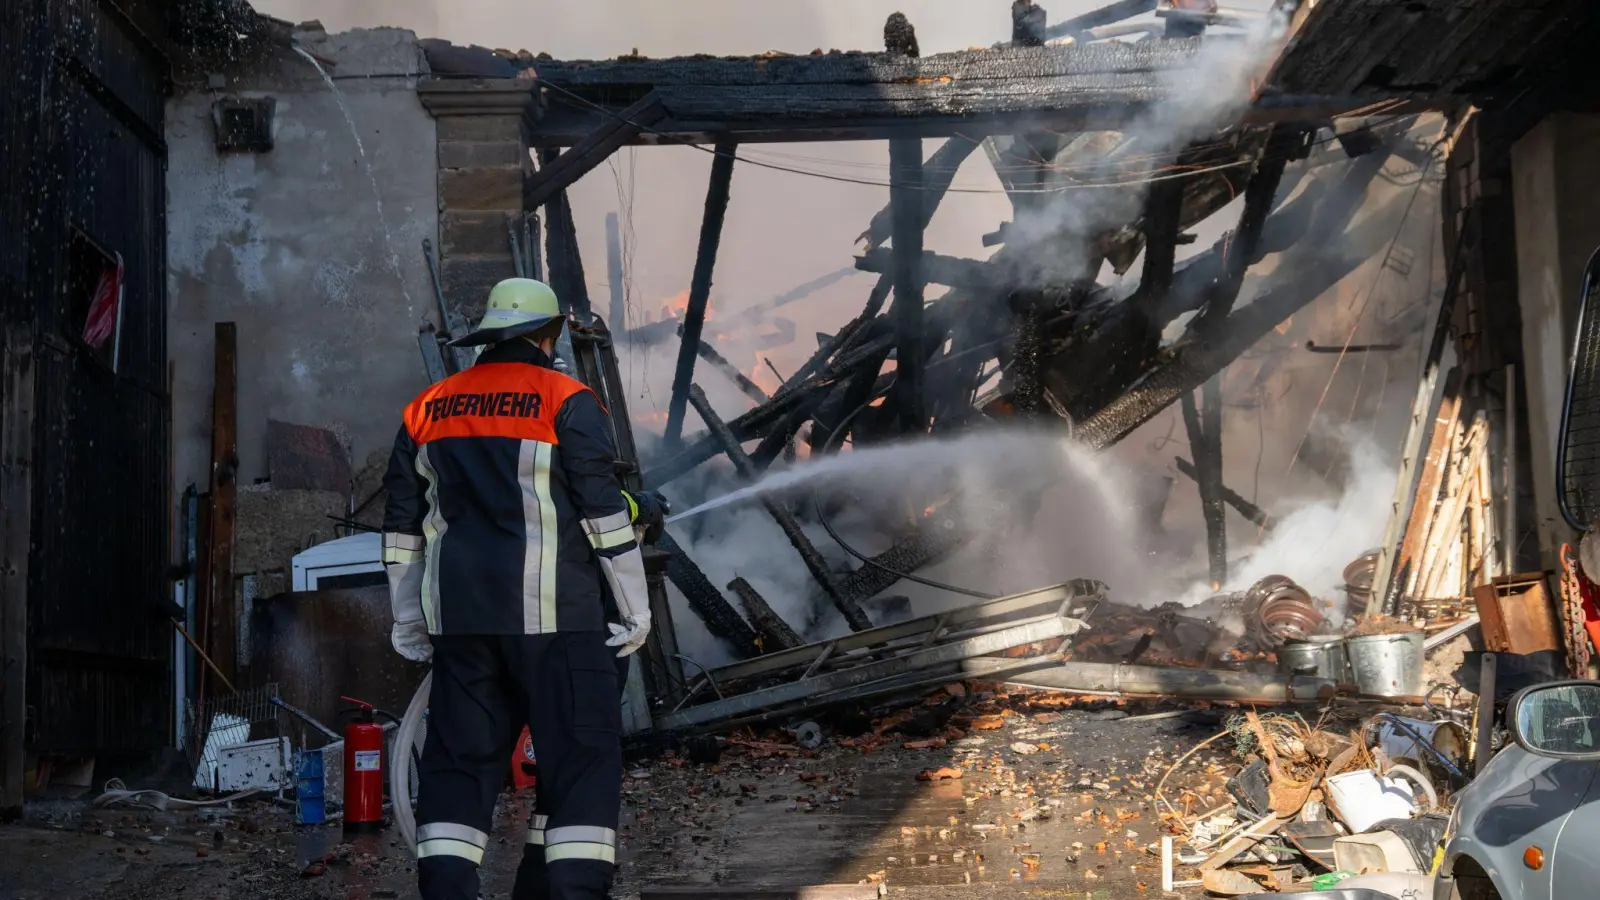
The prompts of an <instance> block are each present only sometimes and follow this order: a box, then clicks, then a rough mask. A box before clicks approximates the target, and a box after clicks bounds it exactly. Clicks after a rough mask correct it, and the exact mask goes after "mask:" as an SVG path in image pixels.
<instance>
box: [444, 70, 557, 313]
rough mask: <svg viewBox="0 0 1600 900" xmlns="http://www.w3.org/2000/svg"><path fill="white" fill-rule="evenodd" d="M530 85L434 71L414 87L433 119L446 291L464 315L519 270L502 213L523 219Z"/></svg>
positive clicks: (528, 166)
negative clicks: (437, 75)
mask: <svg viewBox="0 0 1600 900" xmlns="http://www.w3.org/2000/svg"><path fill="white" fill-rule="evenodd" d="M531 89H532V82H531V81H521V80H511V79H439V80H434V81H430V82H427V83H424V84H423V85H422V86H421V88H420V91H419V93H420V96H421V97H422V102H423V104H424V105H425V106H426V107H427V109H428V112H430V113H431V114H432V115H433V116H434V117H435V119H436V121H437V134H438V141H439V143H438V164H439V249H440V252H441V256H442V259H443V273H442V274H443V282H444V293H445V298H446V299H447V300H448V301H449V302H450V304H451V307H452V308H453V309H454V310H455V311H456V312H459V313H460V314H462V315H463V316H465V317H466V318H467V319H468V320H469V322H470V321H471V320H474V319H476V318H477V317H478V316H479V315H481V314H482V312H483V305H484V302H485V299H486V298H487V296H488V293H489V289H490V288H492V287H494V285H495V283H496V282H498V281H500V280H501V279H503V278H510V277H512V276H513V275H515V274H516V270H515V267H514V265H513V262H512V259H513V258H512V250H511V240H510V235H509V231H508V228H507V218H508V217H514V220H515V221H516V222H518V223H520V222H521V221H522V218H521V216H522V182H523V179H524V177H526V175H527V174H528V172H529V171H531V169H532V162H531V159H530V157H529V156H528V151H527V144H526V142H525V140H524V137H523V118H524V116H525V115H526V114H527V112H528V110H529V108H530V106H531V104H532V101H533V94H532V90H531Z"/></svg>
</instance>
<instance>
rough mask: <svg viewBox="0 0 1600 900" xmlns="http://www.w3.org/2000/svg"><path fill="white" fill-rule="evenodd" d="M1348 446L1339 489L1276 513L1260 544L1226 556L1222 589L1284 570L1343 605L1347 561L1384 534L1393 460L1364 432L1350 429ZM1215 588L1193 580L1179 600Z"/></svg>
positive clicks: (1198, 597) (1241, 586) (1232, 588)
mask: <svg viewBox="0 0 1600 900" xmlns="http://www.w3.org/2000/svg"><path fill="white" fill-rule="evenodd" d="M1346 448H1347V451H1346V452H1347V453H1348V464H1349V469H1348V474H1347V475H1346V477H1345V479H1344V485H1343V490H1342V491H1341V492H1340V493H1339V495H1338V496H1336V497H1327V498H1320V499H1310V498H1307V499H1306V500H1305V501H1304V502H1303V503H1302V504H1301V505H1299V506H1298V507H1296V508H1295V509H1294V511H1293V512H1290V513H1288V514H1287V515H1284V516H1283V517H1282V518H1279V519H1277V520H1276V521H1275V523H1274V524H1273V527H1272V530H1271V531H1270V532H1267V534H1266V535H1265V539H1264V540H1263V541H1262V543H1261V544H1260V545H1259V546H1257V547H1255V548H1253V549H1252V550H1250V551H1248V553H1247V554H1246V555H1245V556H1243V557H1242V558H1240V559H1238V560H1232V561H1230V565H1229V571H1228V581H1227V583H1226V584H1224V585H1223V590H1224V591H1226V592H1233V591H1243V590H1245V589H1247V588H1249V587H1250V586H1251V585H1252V584H1255V583H1256V582H1257V581H1259V580H1261V579H1262V578H1265V577H1266V576H1268V575H1287V576H1288V577H1290V578H1292V579H1294V580H1295V581H1296V582H1297V583H1298V584H1299V585H1300V586H1301V587H1303V588H1305V589H1306V590H1307V591H1309V592H1310V593H1311V595H1312V596H1313V597H1317V598H1319V599H1321V600H1323V601H1325V602H1327V603H1329V604H1331V606H1332V608H1334V609H1335V610H1342V609H1343V608H1344V606H1345V603H1344V599H1345V597H1344V591H1343V587H1344V569H1345V566H1347V565H1349V564H1350V563H1351V562H1353V561H1354V560H1355V559H1356V557H1358V556H1360V555H1361V554H1363V553H1366V552H1367V551H1368V550H1371V549H1372V548H1374V547H1376V546H1377V545H1378V544H1379V543H1380V542H1381V541H1382V540H1383V530H1384V527H1385V525H1386V524H1387V522H1388V515H1389V501H1390V499H1391V496H1392V494H1393V492H1394V480H1395V469H1394V466H1393V465H1392V464H1390V463H1389V462H1387V461H1386V458H1385V457H1386V454H1385V453H1384V451H1383V450H1382V449H1381V448H1380V447H1378V446H1377V445H1375V444H1374V443H1373V442H1372V441H1371V440H1370V439H1369V438H1368V437H1367V435H1366V434H1352V435H1350V436H1349V437H1348V440H1347V442H1346ZM1389 455H1392V454H1389ZM1213 593H1215V592H1214V591H1212V590H1211V586H1210V584H1209V583H1206V582H1205V581H1204V580H1201V581H1197V582H1196V583H1195V584H1194V585H1193V586H1192V587H1191V588H1190V589H1189V591H1188V592H1187V594H1186V595H1185V597H1184V598H1183V602H1185V603H1186V604H1193V603H1197V602H1199V601H1201V600H1203V599H1205V598H1206V597H1208V596H1210V595H1211V594H1213Z"/></svg>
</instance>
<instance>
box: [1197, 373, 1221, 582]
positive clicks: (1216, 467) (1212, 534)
mask: <svg viewBox="0 0 1600 900" xmlns="http://www.w3.org/2000/svg"><path fill="white" fill-rule="evenodd" d="M1226 371H1227V370H1226V369H1224V370H1223V371H1222V372H1218V373H1217V374H1216V375H1213V376H1212V377H1211V378H1210V380H1208V381H1207V382H1206V383H1205V384H1203V385H1201V386H1200V427H1201V429H1203V430H1204V431H1205V435H1206V461H1205V468H1203V469H1201V470H1200V482H1199V483H1200V484H1204V485H1205V486H1206V496H1205V517H1206V542H1207V546H1208V549H1209V551H1210V560H1211V580H1212V581H1215V582H1216V583H1217V589H1218V590H1221V589H1222V586H1223V585H1225V584H1227V583H1228V509H1227V507H1226V506H1224V505H1223V502H1222V376H1223V373H1224V372H1226ZM1199 463H1200V460H1199V458H1198V457H1196V459H1195V464H1196V465H1198V464H1199Z"/></svg>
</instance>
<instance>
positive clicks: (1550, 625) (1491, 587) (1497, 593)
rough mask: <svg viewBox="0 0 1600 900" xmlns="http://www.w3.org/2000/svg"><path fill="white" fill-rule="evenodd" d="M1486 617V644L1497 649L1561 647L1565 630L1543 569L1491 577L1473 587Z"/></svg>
mask: <svg viewBox="0 0 1600 900" xmlns="http://www.w3.org/2000/svg"><path fill="white" fill-rule="evenodd" d="M1472 599H1473V600H1474V601H1476V603H1477V606H1478V615H1479V616H1480V617H1481V618H1482V620H1483V622H1482V628H1483V646H1484V649H1485V650H1492V651H1494V652H1497V653H1519V654H1528V653H1538V652H1540V651H1541V650H1561V649H1563V644H1562V641H1561V631H1560V629H1559V628H1558V626H1557V624H1556V623H1557V621H1558V620H1557V617H1556V612H1555V610H1554V609H1553V608H1552V607H1551V604H1550V593H1549V590H1548V589H1547V588H1546V586H1545V579H1544V573H1543V572H1530V573H1528V574H1524V575H1511V576H1506V577H1501V578H1495V579H1491V580H1490V582H1489V583H1488V584H1480V585H1478V586H1477V587H1476V588H1473V590H1472Z"/></svg>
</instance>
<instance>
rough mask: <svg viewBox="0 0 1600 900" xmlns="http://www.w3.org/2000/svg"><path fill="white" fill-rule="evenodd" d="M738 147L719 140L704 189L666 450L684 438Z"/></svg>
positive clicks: (670, 407)
mask: <svg viewBox="0 0 1600 900" xmlns="http://www.w3.org/2000/svg"><path fill="white" fill-rule="evenodd" d="M737 150H738V145H737V144H734V143H733V142H732V141H718V142H717V155H716V156H715V157H713V158H712V160H711V186H710V188H708V189H707V190H706V211H705V217H704V218H703V219H702V220H701V221H700V248H699V250H698V251H696V253H695V258H694V278H693V280H691V281H690V283H689V308H688V309H687V310H686V311H685V312H684V318H683V342H682V343H681V344H679V346H678V368H677V370H676V371H675V372H673V375H672V399H671V400H670V401H669V402H668V404H667V428H666V433H665V435H664V437H665V440H666V445H667V448H668V449H669V450H671V449H676V448H677V446H678V444H679V442H680V441H681V440H682V438H683V416H684V412H685V411H686V410H687V408H688V404H689V385H690V384H691V383H693V381H694V361H695V357H696V355H697V353H698V350H699V348H700V335H701V334H702V333H703V332H704V331H705V324H706V303H707V302H708V301H709V300H710V299H711V271H712V269H714V268H715V267H716V264H717V245H718V244H720V243H721V241H722V220H723V218H724V216H725V215H726V214H727V212H728V191H729V187H730V185H731V184H732V182H733V160H734V154H735V151H737Z"/></svg>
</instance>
